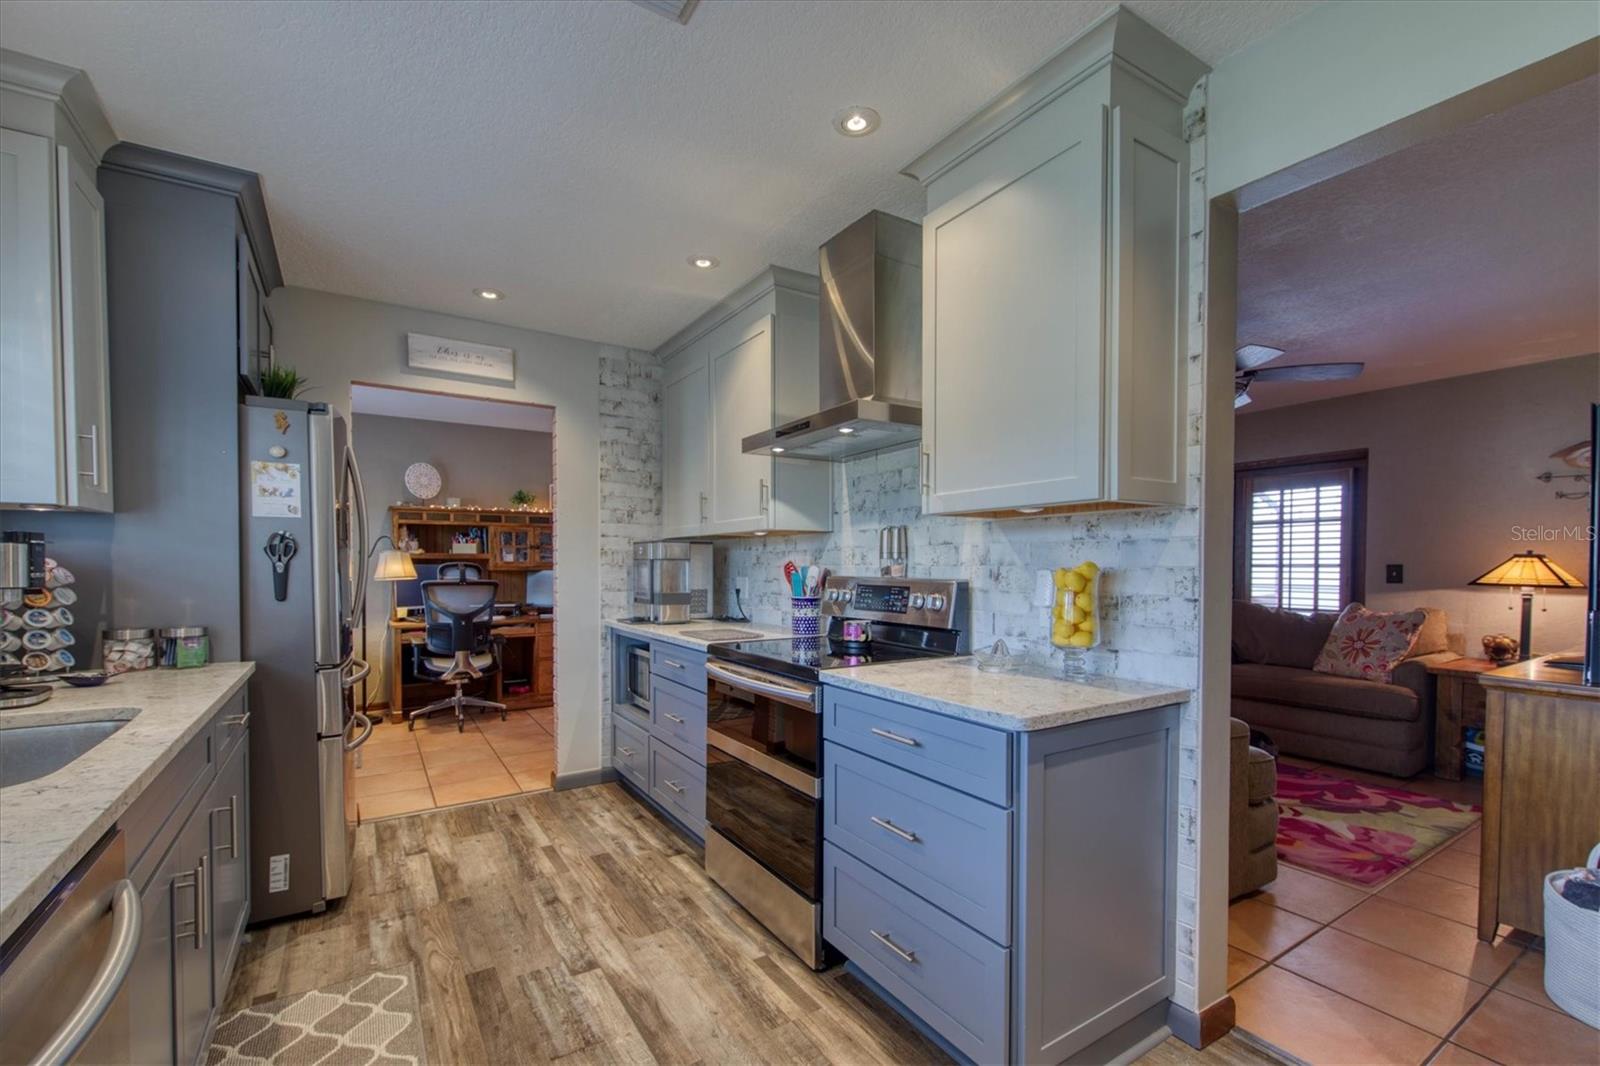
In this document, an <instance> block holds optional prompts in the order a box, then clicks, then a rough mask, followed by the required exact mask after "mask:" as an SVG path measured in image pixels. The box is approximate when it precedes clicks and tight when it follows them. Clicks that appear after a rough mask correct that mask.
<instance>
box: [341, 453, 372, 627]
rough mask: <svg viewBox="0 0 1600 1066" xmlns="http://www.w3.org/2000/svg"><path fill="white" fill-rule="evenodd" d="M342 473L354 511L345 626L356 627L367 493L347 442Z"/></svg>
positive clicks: (363, 591)
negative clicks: (346, 478)
mask: <svg viewBox="0 0 1600 1066" xmlns="http://www.w3.org/2000/svg"><path fill="white" fill-rule="evenodd" d="M344 468H345V473H346V474H347V475H348V476H349V478H350V494H351V496H352V497H354V498H353V499H352V500H351V507H350V509H351V510H352V511H354V512H355V521H354V522H353V526H354V530H355V543H354V544H352V545H351V546H350V548H351V551H350V558H351V561H352V562H354V563H355V567H356V572H355V586H354V589H353V590H352V593H351V597H350V599H351V603H350V615H349V617H348V618H346V619H345V625H346V626H347V627H348V628H350V629H351V630H354V629H355V628H356V627H357V626H360V625H364V624H365V621H366V612H367V544H368V543H369V540H368V530H367V493H366V490H365V489H364V488H363V487H362V485H361V467H360V466H358V465H357V464H356V450H355V449H354V448H352V447H350V445H348V444H347V445H345V449H344Z"/></svg>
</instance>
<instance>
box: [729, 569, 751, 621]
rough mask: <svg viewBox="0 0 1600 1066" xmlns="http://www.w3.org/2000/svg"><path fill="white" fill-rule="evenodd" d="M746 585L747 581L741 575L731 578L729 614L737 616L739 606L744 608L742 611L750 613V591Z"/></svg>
mask: <svg viewBox="0 0 1600 1066" xmlns="http://www.w3.org/2000/svg"><path fill="white" fill-rule="evenodd" d="M747 585H748V583H747V581H746V580H745V579H744V578H742V577H736V578H734V579H733V602H732V603H730V604H728V614H729V615H732V616H733V617H738V615H739V613H740V608H741V607H743V608H744V612H743V613H745V614H749V613H750V602H749V601H750V592H749V588H748V587H747Z"/></svg>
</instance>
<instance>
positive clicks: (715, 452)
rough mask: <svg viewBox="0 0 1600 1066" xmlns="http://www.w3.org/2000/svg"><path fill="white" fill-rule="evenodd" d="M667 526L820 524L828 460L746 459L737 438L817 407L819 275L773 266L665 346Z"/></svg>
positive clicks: (668, 531)
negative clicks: (814, 461) (825, 461)
mask: <svg viewBox="0 0 1600 1066" xmlns="http://www.w3.org/2000/svg"><path fill="white" fill-rule="evenodd" d="M658 354H659V355H660V356H661V357H662V363H663V367H664V374H663V379H662V389H661V408H662V409H661V423H662V424H661V452H662V471H661V496H662V500H661V506H662V533H663V535H664V536H667V537H696V536H735V535H748V534H755V533H776V532H794V533H800V532H825V531H827V530H828V529H829V528H831V526H832V521H833V478H832V470H831V468H830V467H828V466H827V465H826V464H820V463H810V462H806V461H803V460H790V459H782V458H779V457H777V456H773V455H746V454H744V449H743V446H742V445H743V440H744V438H745V437H748V436H750V435H752V434H755V433H759V432H761V431H763V430H767V429H771V428H772V427H773V426H774V425H776V424H777V423H779V422H782V421H784V420H786V419H790V418H795V417H798V416H800V415H803V414H806V413H808V412H809V411H812V410H815V407H816V404H817V381H818V376H817V279H816V278H815V277H812V276H810V275H808V274H797V273H795V272H794V271H789V270H782V269H780V268H778V267H773V268H770V269H769V270H767V271H764V272H763V273H762V274H761V275H759V276H758V277H756V278H755V279H754V280H753V281H751V282H750V283H749V284H747V285H745V286H744V287H742V288H741V289H740V290H739V291H738V292H736V293H734V294H733V295H732V296H730V297H728V298H727V299H726V300H724V301H722V302H721V303H720V304H718V305H717V306H716V307H715V308H713V309H712V310H711V311H709V312H707V313H706V314H705V315H702V316H701V317H700V318H699V319H697V320H696V321H695V322H694V323H692V324H691V325H690V326H688V327H687V328H686V329H684V330H683V331H681V332H680V333H679V334H678V335H677V336H676V337H674V338H673V339H672V340H671V341H669V342H667V344H666V345H665V346H663V347H662V348H661V350H660V352H659V353H658Z"/></svg>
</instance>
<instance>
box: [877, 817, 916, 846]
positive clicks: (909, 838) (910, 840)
mask: <svg viewBox="0 0 1600 1066" xmlns="http://www.w3.org/2000/svg"><path fill="white" fill-rule="evenodd" d="M872 824H873V825H875V826H877V827H878V828H879V829H886V830H888V831H889V832H891V833H893V834H894V835H895V836H897V837H899V838H900V839H901V840H904V841H905V842H906V843H907V844H917V843H920V842H921V840H922V838H921V837H919V836H917V834H915V833H913V832H912V831H911V830H909V829H901V828H900V827H899V826H897V825H895V824H894V823H893V822H891V821H889V819H887V818H879V817H878V816H877V815H876V814H874V815H873V816H872Z"/></svg>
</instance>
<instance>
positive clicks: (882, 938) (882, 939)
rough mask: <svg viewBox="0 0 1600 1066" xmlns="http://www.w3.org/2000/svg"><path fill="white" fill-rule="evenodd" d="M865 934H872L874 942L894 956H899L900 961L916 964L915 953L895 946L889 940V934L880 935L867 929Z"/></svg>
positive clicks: (897, 945)
mask: <svg viewBox="0 0 1600 1066" xmlns="http://www.w3.org/2000/svg"><path fill="white" fill-rule="evenodd" d="M867 932H869V933H871V934H872V937H873V939H874V940H876V941H877V942H878V943H880V944H882V945H883V946H884V947H886V948H888V949H889V950H890V951H892V952H894V953H895V954H896V955H898V956H900V957H901V958H902V959H904V960H906V961H907V962H916V961H917V953H916V952H915V951H907V950H906V949H905V948H903V947H901V946H900V945H899V944H896V943H895V942H894V941H893V940H890V939H889V934H888V933H880V932H878V931H877V930H876V929H868V930H867Z"/></svg>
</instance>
